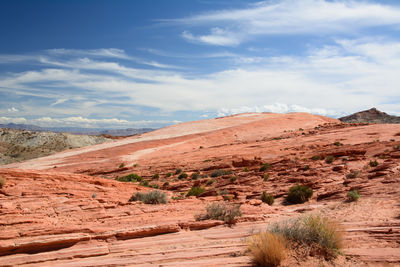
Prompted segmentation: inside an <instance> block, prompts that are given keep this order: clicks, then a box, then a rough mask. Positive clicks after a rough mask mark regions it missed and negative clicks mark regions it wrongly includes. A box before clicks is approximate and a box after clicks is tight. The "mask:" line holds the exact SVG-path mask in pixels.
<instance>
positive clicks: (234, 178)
mask: <svg viewBox="0 0 400 267" xmlns="http://www.w3.org/2000/svg"><path fill="white" fill-rule="evenodd" d="M236 180H237V177H236V176H232V177H231V178H229V181H230V182H231V183H234V182H235V181H236Z"/></svg>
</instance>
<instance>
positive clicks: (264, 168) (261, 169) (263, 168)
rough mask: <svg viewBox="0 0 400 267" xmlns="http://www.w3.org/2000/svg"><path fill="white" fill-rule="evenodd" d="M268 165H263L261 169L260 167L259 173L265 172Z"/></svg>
mask: <svg viewBox="0 0 400 267" xmlns="http://www.w3.org/2000/svg"><path fill="white" fill-rule="evenodd" d="M269 167H270V166H269V164H268V163H264V164H263V165H262V166H261V167H260V170H259V171H260V172H265V171H266V170H268V169H269Z"/></svg>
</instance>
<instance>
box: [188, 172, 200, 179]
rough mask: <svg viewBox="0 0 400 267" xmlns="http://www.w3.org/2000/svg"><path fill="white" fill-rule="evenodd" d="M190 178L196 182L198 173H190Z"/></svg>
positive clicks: (198, 176)
mask: <svg viewBox="0 0 400 267" xmlns="http://www.w3.org/2000/svg"><path fill="white" fill-rule="evenodd" d="M190 178H191V179H192V180H197V179H199V178H200V173H199V172H194V173H192V175H190Z"/></svg>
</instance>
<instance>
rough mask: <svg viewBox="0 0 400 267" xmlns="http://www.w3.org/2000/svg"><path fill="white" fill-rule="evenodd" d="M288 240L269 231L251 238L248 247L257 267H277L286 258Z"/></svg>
mask: <svg viewBox="0 0 400 267" xmlns="http://www.w3.org/2000/svg"><path fill="white" fill-rule="evenodd" d="M286 244H287V241H286V239H285V238H284V237H283V236H282V235H279V234H275V233H271V232H269V231H267V232H263V233H259V234H256V235H253V236H251V237H249V239H248V240H247V247H248V250H249V252H250V257H251V261H252V262H253V264H254V265H255V266H263V267H264V266H265V267H276V266H279V265H280V264H281V262H282V260H284V259H285V258H286V254H287V248H286Z"/></svg>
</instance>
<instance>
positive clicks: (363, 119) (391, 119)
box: [339, 108, 400, 124]
mask: <svg viewBox="0 0 400 267" xmlns="http://www.w3.org/2000/svg"><path fill="white" fill-rule="evenodd" d="M339 120H340V121H341V122H345V123H381V124H385V123H400V117H397V116H393V115H389V114H387V113H385V112H382V111H379V110H377V109H376V108H371V109H368V110H364V111H360V112H357V113H354V114H351V115H349V116H345V117H341V118H339Z"/></svg>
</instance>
